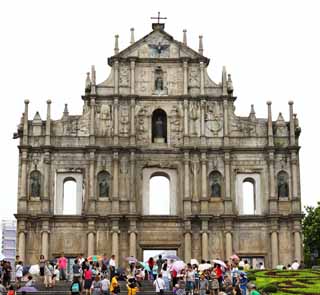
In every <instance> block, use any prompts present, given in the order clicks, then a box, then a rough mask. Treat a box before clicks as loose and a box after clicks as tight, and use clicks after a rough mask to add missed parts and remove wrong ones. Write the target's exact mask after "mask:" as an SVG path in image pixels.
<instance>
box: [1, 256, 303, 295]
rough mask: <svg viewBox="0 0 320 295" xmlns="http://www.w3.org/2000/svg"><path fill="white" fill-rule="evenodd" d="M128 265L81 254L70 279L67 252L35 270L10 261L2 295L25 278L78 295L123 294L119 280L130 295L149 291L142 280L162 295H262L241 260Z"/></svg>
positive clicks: (131, 261) (29, 283) (11, 291)
mask: <svg viewBox="0 0 320 295" xmlns="http://www.w3.org/2000/svg"><path fill="white" fill-rule="evenodd" d="M126 261H127V266H128V267H127V268H126V269H124V268H120V267H118V266H117V264H116V257H115V255H112V256H111V257H110V258H108V257H107V256H106V255H103V256H101V257H88V258H85V257H83V255H79V256H78V257H77V258H76V259H74V261H73V264H72V269H71V271H70V272H69V273H68V274H67V264H68V260H67V258H66V257H65V256H64V254H63V253H62V254H61V256H60V257H59V258H58V259H54V260H50V261H49V260H46V259H45V257H44V256H43V255H41V256H40V257H39V262H38V264H37V265H34V266H31V267H30V268H26V267H25V266H24V265H23V263H22V262H21V261H20V259H19V256H17V257H16V262H15V266H14V268H13V267H12V266H11V264H10V262H8V261H2V262H1V266H0V278H1V281H0V295H4V294H8V295H14V294H15V293H14V292H15V290H19V288H20V287H21V286H22V281H23V278H24V279H25V281H24V282H23V288H26V287H27V288H36V286H37V284H38V283H39V281H41V282H42V283H43V284H44V286H45V288H53V287H54V286H55V284H56V281H58V280H62V281H68V280H71V281H72V282H71V285H70V293H71V294H72V295H80V294H86V295H89V294H92V295H106V294H108V295H117V294H118V293H119V292H120V284H119V281H126V288H127V290H128V295H136V293H137V292H139V290H140V291H141V290H143V288H144V287H143V284H142V281H146V280H148V281H151V282H152V285H153V287H154V290H155V291H156V293H157V294H158V295H162V294H163V293H164V292H167V294H168V292H169V293H171V294H172V295H206V294H210V295H223V294H227V295H233V294H236V295H249V294H250V295H258V294H260V293H259V292H258V291H257V290H256V287H255V285H254V284H252V283H251V282H249V280H248V278H247V272H248V271H250V270H251V269H252V266H251V265H250V264H249V262H248V260H241V259H239V257H237V256H236V255H233V256H232V257H230V260H229V261H221V260H219V259H216V260H213V261H203V260H202V261H201V263H198V261H197V260H196V259H192V260H191V261H190V263H184V262H183V261H181V260H179V258H178V257H175V258H172V257H171V258H170V257H168V259H165V258H163V257H162V256H161V255H159V257H158V258H157V259H154V258H152V257H151V258H149V260H148V261H147V262H139V261H138V260H137V259H136V258H134V257H127V258H126ZM257 267H258V268H259V269H264V264H263V263H262V262H260V263H259V264H258V265H257ZM303 267H304V264H303V262H301V263H298V261H294V262H293V263H292V265H288V266H287V267H286V266H283V268H282V269H294V270H296V269H299V268H303ZM13 273H14V275H15V276H14V277H15V283H14V284H13V283H12V277H13V276H12V274H13ZM23 288H22V289H23ZM22 289H21V290H22ZM122 291H124V290H122Z"/></svg>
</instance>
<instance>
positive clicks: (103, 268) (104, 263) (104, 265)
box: [101, 254, 109, 276]
mask: <svg viewBox="0 0 320 295" xmlns="http://www.w3.org/2000/svg"><path fill="white" fill-rule="evenodd" d="M108 270H109V259H108V258H107V255H106V254H103V257H102V261H101V272H102V274H103V276H106V275H108Z"/></svg>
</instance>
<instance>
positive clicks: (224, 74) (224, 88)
mask: <svg viewBox="0 0 320 295" xmlns="http://www.w3.org/2000/svg"><path fill="white" fill-rule="evenodd" d="M221 84H222V95H224V96H226V95H228V91H227V70H226V66H223V67H222V78H221Z"/></svg>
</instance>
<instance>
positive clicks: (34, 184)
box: [30, 170, 41, 197]
mask: <svg viewBox="0 0 320 295" xmlns="http://www.w3.org/2000/svg"><path fill="white" fill-rule="evenodd" d="M40 190H41V174H40V172H39V171H37V170H35V171H32V172H31V174H30V191H31V194H30V195H31V197H40Z"/></svg>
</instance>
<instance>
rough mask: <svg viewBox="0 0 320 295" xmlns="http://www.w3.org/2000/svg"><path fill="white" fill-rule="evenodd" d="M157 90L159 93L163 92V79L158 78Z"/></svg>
mask: <svg viewBox="0 0 320 295" xmlns="http://www.w3.org/2000/svg"><path fill="white" fill-rule="evenodd" d="M155 89H156V90H158V91H161V90H163V80H162V78H161V77H158V78H157V79H156V81H155Z"/></svg>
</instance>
